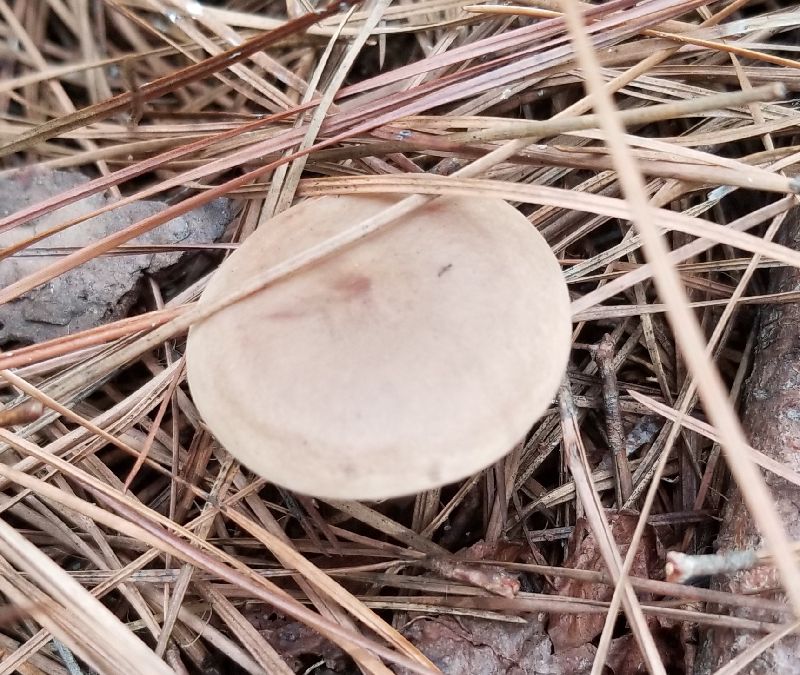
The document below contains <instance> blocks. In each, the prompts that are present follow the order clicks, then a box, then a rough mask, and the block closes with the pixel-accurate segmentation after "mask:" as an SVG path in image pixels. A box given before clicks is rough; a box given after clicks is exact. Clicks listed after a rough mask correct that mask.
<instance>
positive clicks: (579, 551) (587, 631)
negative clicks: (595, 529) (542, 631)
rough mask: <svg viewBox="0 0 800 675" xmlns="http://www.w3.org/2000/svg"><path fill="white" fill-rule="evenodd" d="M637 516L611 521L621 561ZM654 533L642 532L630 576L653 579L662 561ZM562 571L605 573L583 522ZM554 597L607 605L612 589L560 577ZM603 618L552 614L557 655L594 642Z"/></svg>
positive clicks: (551, 629)
mask: <svg viewBox="0 0 800 675" xmlns="http://www.w3.org/2000/svg"><path fill="white" fill-rule="evenodd" d="M637 519H638V516H637V515H634V514H630V513H615V514H613V515H612V516H611V518H610V523H611V532H612V535H613V537H614V541H615V542H617V545H618V546H619V549H620V555H622V556H623V557H624V556H625V554H626V553H627V551H628V546H629V545H630V541H631V537H632V536H633V531H634V529H635V528H636V522H637ZM660 549H661V547H660V545H659V542H658V539H657V537H656V533H655V530H654V529H653V528H652V527H651V526H649V525H648V526H647V527H646V528H645V531H644V534H643V536H642V541H641V543H640V545H639V550H638V552H637V554H636V557H635V558H634V561H633V566H632V567H631V576H636V577H642V578H646V579H649V578H652V577H653V576H655V575H656V574H657V571H658V569H659V560H660V559H661V558H662V557H663V556H662V555H661V551H660ZM564 567H568V568H572V569H580V570H592V571H596V572H605V571H606V568H605V563H604V562H603V558H602V555H601V553H600V548H599V547H598V546H597V542H596V540H595V537H594V534H592V533H591V532H590V531H589V528H588V526H587V524H586V521H584V520H579V521H578V522H577V523H576V525H575V529H574V531H573V533H572V536H571V537H570V541H569V552H568V555H567V559H566V560H565V561H564ZM553 585H554V588H555V590H554V593H556V594H558V595H560V596H564V597H573V598H584V599H586V600H599V601H603V602H607V601H608V600H610V599H611V596H612V594H613V592H614V589H613V587H611V586H608V585H605V584H592V583H588V582H585V581H578V580H577V579H567V578H565V577H560V578H559V579H557V580H556V581H555V582H554V584H553ZM604 622H605V615H603V614H553V615H551V617H550V623H549V625H548V629H547V632H548V633H549V635H550V638H551V639H552V641H553V646H554V647H555V649H556V651H561V650H562V649H567V648H570V647H579V646H580V645H583V644H586V643H587V642H590V641H591V640H593V639H594V638H596V637H597V636H598V635H599V634H600V632H601V631H602V630H603V623H604Z"/></svg>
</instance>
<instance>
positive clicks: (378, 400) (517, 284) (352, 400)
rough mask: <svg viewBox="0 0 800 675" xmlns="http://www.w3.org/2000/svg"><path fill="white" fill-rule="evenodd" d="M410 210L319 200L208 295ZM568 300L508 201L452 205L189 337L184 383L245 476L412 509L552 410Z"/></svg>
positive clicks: (397, 227)
mask: <svg viewBox="0 0 800 675" xmlns="http://www.w3.org/2000/svg"><path fill="white" fill-rule="evenodd" d="M397 200H398V198H397V197H394V196H386V195H374V196H357V197H356V196H340V197H322V198H319V199H313V200H307V201H305V202H303V203H301V204H300V205H298V206H296V207H293V208H291V209H289V210H288V211H285V212H283V213H282V214H280V215H279V216H277V217H275V218H273V219H272V220H270V221H269V222H267V223H265V224H264V225H263V226H261V227H260V228H259V229H258V230H257V231H256V232H255V233H254V234H252V235H251V236H250V237H249V238H248V239H247V240H246V241H245V242H244V243H243V244H242V245H241V246H240V247H239V248H238V250H237V251H236V252H235V253H233V255H231V256H230V257H229V258H228V259H227V260H226V261H225V262H224V263H223V264H222V265H221V266H220V268H219V270H218V271H217V273H216V274H215V276H214V277H213V279H212V280H211V282H210V283H209V285H208V287H207V289H206V291H205V293H204V295H203V300H205V299H216V298H220V297H224V296H225V295H227V294H229V293H230V292H232V291H233V290H235V289H237V288H239V287H240V286H241V285H242V284H243V283H245V282H246V281H247V280H248V279H250V278H252V277H253V276H255V275H256V274H258V273H261V272H263V271H264V270H265V269H267V268H269V267H271V266H273V265H275V264H277V263H280V262H282V261H284V260H286V259H287V258H289V257H291V256H293V255H295V254H297V253H299V252H301V251H304V250H306V249H307V248H309V247H310V246H312V245H314V244H317V243H319V242H320V241H322V240H324V239H327V238H329V237H331V236H333V235H335V234H337V233H339V232H340V231H342V230H343V229H346V228H347V227H350V226H352V225H354V224H356V223H357V222H359V220H363V219H364V218H367V217H368V216H371V215H374V214H375V213H377V212H379V211H380V210H382V209H383V208H386V207H387V206H390V205H391V204H393V203H395V202H396V201H397ZM570 329H571V321H570V310H569V297H568V294H567V289H566V285H565V283H564V281H563V276H562V273H561V270H560V267H559V265H558V262H557V261H556V259H555V257H554V256H553V254H552V252H551V251H550V248H549V247H548V245H547V243H546V242H545V241H544V239H543V238H542V237H541V236H540V235H539V233H538V232H537V231H536V230H535V229H534V228H533V226H532V225H531V224H530V223H529V222H528V221H527V219H526V218H525V217H524V216H522V215H521V214H520V213H519V212H518V211H517V210H516V209H514V208H513V207H512V206H510V205H509V204H507V203H506V202H505V201H502V200H494V199H483V198H465V197H441V198H439V199H436V200H434V201H433V202H431V203H430V204H428V205H426V206H424V207H422V208H421V209H417V210H416V211H414V212H413V213H412V214H411V215H409V216H405V217H404V218H402V219H401V220H400V221H398V222H397V223H394V224H392V225H389V226H388V227H386V228H384V229H383V230H381V231H379V232H377V233H375V234H373V235H371V236H370V237H368V238H367V239H365V240H362V241H361V242H359V243H357V244H355V245H353V246H351V247H349V248H347V249H345V250H344V251H341V252H338V253H337V254H335V255H334V256H332V257H330V258H328V259H327V260H324V261H322V262H321V263H318V264H316V265H314V266H313V267H311V268H309V269H306V270H303V271H301V272H299V273H297V274H295V275H292V276H290V277H288V278H285V279H282V280H280V281H278V282H277V283H275V284H273V285H271V286H269V287H268V288H266V289H264V290H263V291H261V292H260V293H258V294H257V295H255V296H253V297H251V298H249V299H247V300H244V301H242V302H239V303H237V304H235V305H233V306H231V307H230V308H228V309H225V310H223V311H221V312H219V313H218V314H215V315H214V316H212V317H210V318H209V319H207V320H205V321H203V322H201V323H199V324H197V325H196V326H194V327H193V328H192V329H191V331H190V333H189V339H188V345H187V363H188V379H189V385H190V387H191V391H192V394H193V397H194V400H195V402H196V404H197V406H198V408H199V410H200V412H201V413H202V415H203V417H204V419H205V421H206V423H207V424H208V426H209V428H210V429H211V431H212V432H213V433H214V434H215V435H216V436H217V438H218V439H219V441H220V442H221V443H222V444H223V445H224V446H225V448H226V449H227V450H228V451H229V452H230V453H231V454H233V455H234V456H235V457H236V458H237V459H239V460H240V461H241V462H242V464H244V465H245V466H247V467H248V468H250V469H251V470H253V471H254V472H256V473H257V474H259V475H261V476H263V477H264V478H266V479H268V480H270V481H272V482H274V483H276V484H278V485H281V486H283V487H286V488H289V489H292V490H295V491H297V492H300V493H303V494H308V495H314V496H319V497H327V498H335V499H381V498H387V497H394V496H400V495H407V494H412V493H415V492H418V491H421V490H425V489H430V488H433V487H437V486H441V485H444V484H446V483H450V482H453V481H456V480H459V479H461V478H464V477H466V476H469V475H471V474H473V473H475V472H477V471H479V470H480V469H482V468H484V467H486V466H488V465H490V464H491V463H492V462H494V461H496V460H497V459H499V458H500V457H502V456H503V455H504V454H506V453H507V452H508V451H510V450H511V448H512V447H513V445H514V444H515V443H517V442H518V441H520V440H521V439H522V437H523V436H524V435H525V433H526V432H527V431H528V430H529V429H530V427H531V425H532V424H533V423H534V422H535V421H536V419H537V418H538V417H539V416H540V415H541V414H542V413H543V412H544V410H545V409H546V408H547V407H548V405H549V404H550V402H551V401H552V399H553V396H554V395H555V393H556V391H557V389H558V385H559V382H560V380H561V377H562V375H563V373H564V370H565V368H566V363H567V357H568V353H569V348H570Z"/></svg>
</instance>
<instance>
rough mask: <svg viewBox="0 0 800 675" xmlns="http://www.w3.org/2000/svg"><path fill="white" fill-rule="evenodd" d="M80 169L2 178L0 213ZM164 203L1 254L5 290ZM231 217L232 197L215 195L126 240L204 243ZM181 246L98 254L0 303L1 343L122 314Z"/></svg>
mask: <svg viewBox="0 0 800 675" xmlns="http://www.w3.org/2000/svg"><path fill="white" fill-rule="evenodd" d="M88 180H89V179H88V178H87V177H86V176H84V175H83V174H81V173H80V172H78V171H54V170H51V169H45V168H42V167H30V168H25V169H20V170H18V171H13V172H11V173H9V174H6V175H4V176H2V177H0V205H2V206H0V216H7V215H9V214H11V213H15V212H16V211H19V210H21V209H23V208H25V207H28V206H30V205H32V204H36V203H38V202H41V201H43V200H45V199H47V198H49V197H52V196H54V195H57V194H59V193H61V192H64V191H66V190H69V189H71V188H74V187H77V186H79V185H81V184H83V183H86V182H87V181H88ZM108 203H109V201H108V199H107V198H106V197H105V196H103V195H102V194H95V195H92V196H90V197H87V198H85V199H82V200H80V201H78V202H75V203H74V204H69V205H67V206H65V207H63V208H61V209H58V210H56V211H53V212H52V213H49V214H46V215H44V216H41V217H40V218H37V219H36V220H34V221H32V222H31V223H26V224H23V225H20V226H18V227H15V228H13V229H11V230H8V231H7V232H2V233H0V249H2V248H7V247H9V246H12V245H15V244H17V243H18V242H21V241H23V240H25V239H28V238H30V237H32V236H34V235H39V234H41V233H43V232H45V231H46V230H49V229H50V228H52V227H55V226H58V225H61V224H62V223H65V222H68V221H70V220H73V219H75V218H78V217H80V216H82V215H84V214H87V213H89V212H91V211H94V210H95V209H98V208H101V207H104V206H106V205H107V204H108ZM163 208H165V206H164V204H162V203H160V202H158V201H147V200H139V201H137V202H135V203H132V204H128V205H126V206H122V207H120V208H119V209H115V210H113V211H110V212H108V213H104V214H103V215H100V216H98V217H96V218H92V219H91V220H88V221H85V222H83V223H79V224H78V225H74V226H73V227H70V228H68V229H66V230H63V231H61V232H58V233H56V234H53V235H52V236H50V237H47V238H46V239H43V240H41V241H39V242H37V243H35V244H33V245H31V246H30V247H28V248H26V249H24V250H22V251H20V252H19V253H17V254H15V255H14V256H12V257H10V258H6V259H3V260H0V288H3V287H5V286H8V285H9V284H11V283H14V282H15V281H17V280H19V279H21V278H22V277H24V276H27V275H29V274H31V273H33V272H35V271H36V270H38V269H40V268H42V267H44V266H45V265H49V264H50V263H52V262H53V261H54V260H56V258H55V257H53V255H51V254H54V255H63V253H64V252H65V251H71V250H73V248H74V247H81V246H85V245H86V244H90V243H92V242H94V241H97V240H98V239H101V238H103V237H105V236H107V235H109V234H111V233H113V232H116V231H118V230H120V229H121V228H123V227H125V226H126V225H129V224H131V223H134V222H136V221H139V220H142V219H143V218H146V217H148V216H151V215H153V214H154V213H156V212H157V211H159V210H161V209H163ZM230 219H231V202H230V201H229V200H227V199H217V200H215V201H213V202H211V203H210V204H208V205H206V206H205V207H203V208H201V209H197V210H195V211H192V212H190V213H187V214H186V215H184V216H180V217H178V218H175V219H173V220H171V221H169V222H168V223H165V224H164V225H162V226H161V227H158V228H156V229H155V230H153V231H151V232H148V233H146V234H144V235H142V236H141V237H137V238H136V239H134V240H132V241H131V242H129V245H140V246H145V245H153V244H162V245H163V244H205V243H211V242H213V241H214V240H216V239H218V238H219V237H220V235H222V233H223V231H224V229H225V226H226V225H227V223H228V222H229V221H230ZM182 255H184V254H183V253H181V252H177V251H173V252H165V253H139V254H135V255H109V256H101V257H98V258H95V259H93V260H89V261H88V262H86V263H84V264H83V265H80V266H79V267H77V268H75V269H73V270H70V271H69V272H66V273H65V274H62V275H60V276H58V277H56V278H55V279H52V280H50V281H48V282H47V283H46V284H43V285H42V286H39V287H38V288H35V289H33V290H31V291H29V292H27V293H25V294H23V295H22V296H21V297H20V298H19V299H17V300H14V301H12V302H9V303H7V304H5V305H0V345H2V344H4V343H8V342H21V343H23V344H27V343H38V342H44V341H45V340H50V339H52V338H57V337H61V336H63V335H70V334H72V333H76V332H78V331H81V330H85V329H87V328H93V327H95V326H99V325H101V324H103V323H105V322H108V321H113V320H114V319H118V318H120V317H122V316H124V315H125V313H126V312H127V311H128V310H129V309H130V307H131V305H132V304H133V302H134V301H135V299H136V297H135V293H134V291H135V290H136V286H137V284H138V282H139V281H140V279H141V278H142V276H143V275H144V274H155V273H157V272H159V271H160V270H163V269H165V268H166V267H169V266H171V265H174V264H176V263H177V262H178V261H179V260H180V259H181V257H182Z"/></svg>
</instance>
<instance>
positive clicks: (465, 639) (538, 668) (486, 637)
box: [399, 615, 594, 675]
mask: <svg viewBox="0 0 800 675" xmlns="http://www.w3.org/2000/svg"><path fill="white" fill-rule="evenodd" d="M526 619H527V620H528V623H527V624H520V623H505V622H501V621H488V620H486V619H477V618H472V617H458V618H455V617H451V616H440V617H436V618H432V619H428V618H424V619H419V620H417V621H414V622H412V623H411V624H410V625H409V626H408V627H407V628H406V629H405V630H404V631H403V632H404V633H405V635H406V636H407V637H408V638H409V639H410V640H411V641H412V642H413V643H414V644H415V645H416V646H417V647H418V648H419V649H420V650H421V651H422V652H423V653H424V654H425V655H426V656H427V657H428V658H429V659H431V661H433V662H434V664H436V666H437V667H438V668H440V669H441V671H442V673H444V675H465V674H467V673H470V674H475V675H583V674H584V673H586V674H587V675H588V673H589V672H590V671H591V665H592V659H593V657H594V647H592V646H591V645H588V646H586V647H582V648H581V649H580V650H571V651H570V652H569V653H565V654H557V655H553V653H552V644H551V642H550V639H549V638H548V637H547V635H546V633H545V632H544V623H543V615H539V616H538V617H537V616H536V615H530V616H527V617H526ZM405 672H406V671H403V670H400V671H399V673H401V675H404V674H405Z"/></svg>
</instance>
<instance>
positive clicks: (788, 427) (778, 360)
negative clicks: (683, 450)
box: [695, 211, 800, 675]
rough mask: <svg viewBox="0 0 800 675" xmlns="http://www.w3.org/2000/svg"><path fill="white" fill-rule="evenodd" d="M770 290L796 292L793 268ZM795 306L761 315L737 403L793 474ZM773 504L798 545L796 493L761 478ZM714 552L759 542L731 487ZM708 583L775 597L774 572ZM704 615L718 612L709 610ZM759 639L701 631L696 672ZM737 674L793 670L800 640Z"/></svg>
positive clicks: (795, 232) (798, 397)
mask: <svg viewBox="0 0 800 675" xmlns="http://www.w3.org/2000/svg"><path fill="white" fill-rule="evenodd" d="M798 215H800V214H798V212H797V211H795V217H794V221H793V227H792V228H791V229H790V231H789V234H788V236H787V239H788V240H785V241H784V242H783V243H785V244H788V245H791V246H792V247H793V248H795V249H798V248H800V219H798ZM770 290H771V291H772V292H775V293H781V292H787V291H792V292H797V291H798V290H800V270H797V269H794V268H786V269H779V270H774V271H773V272H772V282H771V289H770ZM798 326H800V304H797V303H794V304H786V305H772V306H767V307H765V308H764V310H763V311H762V313H761V326H760V329H759V338H758V341H757V343H756V353H755V357H754V361H753V372H752V374H751V376H750V379H749V381H748V383H747V389H746V396H745V401H744V425H745V428H746V430H747V432H748V435H749V437H750V442H751V444H752V445H753V447H754V448H756V450H760V451H761V452H763V453H764V454H766V455H768V456H769V457H771V458H772V459H775V460H777V461H779V462H781V463H783V464H785V465H786V467H787V468H789V469H790V470H792V471H795V472H797V471H800V332H798ZM764 477H765V480H766V482H767V485H768V487H769V489H770V492H771V493H772V497H773V499H774V501H775V506H776V508H777V511H778V513H779V514H780V517H781V520H782V522H783V526H784V527H785V528H786V532H787V534H788V536H789V538H790V539H793V540H794V541H798V540H800V488H798V487H797V486H795V485H792V484H791V483H788V482H786V481H785V480H783V479H782V478H780V477H778V476H776V475H775V474H772V473H765V475H764ZM717 544H718V545H717V548H718V550H719V551H720V552H724V551H733V550H746V549H760V548H763V547H764V541H763V539H762V537H761V536H760V534H759V533H758V531H757V529H756V527H755V525H754V524H753V520H752V518H751V517H750V513H749V512H748V510H747V508H746V507H745V505H744V501H743V500H742V498H741V496H740V494H739V490H738V488H736V487H735V486H733V487H732V488H731V491H730V495H729V496H728V502H727V506H726V508H725V511H724V513H723V524H722V529H721V531H720V535H719V538H718V540H717ZM713 583H714V586H715V587H716V588H717V589H719V590H722V591H726V592H728V593H734V594H742V593H747V594H753V593H759V592H763V593H764V597H769V598H776V597H782V594H780V593H769V592H768V591H769V590H770V589H775V588H780V587H781V582H780V578H779V577H778V574H777V572H775V570H774V569H772V568H770V567H756V568H754V569H750V570H745V571H742V572H738V573H736V574H733V575H731V576H720V577H717V578H715V579H714V582H713ZM709 609H710V610H711V611H724V610H719V608H709ZM736 616H740V617H745V618H748V619H754V620H762V621H779V622H780V621H783V620H784V619H785V617H779V616H775V615H772V614H771V613H768V612H759V611H757V610H754V609H739V610H737V611H736ZM758 638H759V636H758V635H752V634H746V633H741V632H737V631H734V630H729V629H725V628H710V629H708V630H707V631H705V633H704V635H703V640H702V647H701V649H700V651H699V654H698V658H697V661H696V665H695V674H696V675H708V674H709V673H712V672H715V671H716V670H717V669H718V668H719V667H721V666H722V665H724V664H726V663H728V662H729V661H730V660H731V659H732V658H733V657H734V656H736V655H737V654H739V653H741V652H742V651H743V650H745V649H746V648H747V647H748V646H750V645H751V644H752V643H753V642H754V641H755V640H757V639H758ZM739 672H741V673H749V674H750V675H762V674H764V673H800V636H797V635H794V636H790V637H786V638H784V639H783V640H781V641H780V642H778V643H777V644H776V645H775V646H773V647H772V648H770V649H768V650H767V651H766V652H764V653H763V654H762V655H761V656H759V657H758V658H757V659H756V660H755V661H753V662H752V663H750V664H749V666H747V667H746V668H745V669H744V670H741V671H739Z"/></svg>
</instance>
